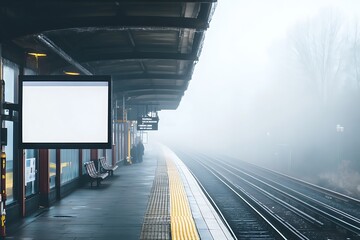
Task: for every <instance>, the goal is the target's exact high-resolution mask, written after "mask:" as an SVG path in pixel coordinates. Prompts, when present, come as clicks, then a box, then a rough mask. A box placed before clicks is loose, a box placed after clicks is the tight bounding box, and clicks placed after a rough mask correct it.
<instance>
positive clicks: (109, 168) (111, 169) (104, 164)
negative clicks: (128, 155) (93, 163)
mask: <svg viewBox="0 0 360 240" xmlns="http://www.w3.org/2000/svg"><path fill="white" fill-rule="evenodd" d="M99 163H100V166H101V168H102V169H104V170H105V171H106V172H109V173H110V175H114V171H115V170H116V169H117V168H118V166H117V165H114V166H110V165H109V164H108V163H107V162H106V159H105V158H104V157H101V158H99Z"/></svg>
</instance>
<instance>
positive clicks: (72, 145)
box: [18, 75, 112, 149]
mask: <svg viewBox="0 0 360 240" xmlns="http://www.w3.org/2000/svg"><path fill="white" fill-rule="evenodd" d="M42 81H43V82H49V83H50V82H79V83H84V82H90V83H92V82H106V83H107V86H108V92H107V96H108V100H107V101H108V106H107V108H108V109H107V113H108V114H107V136H106V137H107V140H106V142H105V141H104V142H24V141H23V120H24V119H23V87H24V83H25V82H42ZM111 85H112V84H111V76H109V75H78V76H72V75H19V104H18V105H19V134H18V136H19V138H18V139H19V141H18V144H19V147H20V148H22V149H110V148H111V147H112V124H111V119H112V118H111V117H112V114H111V92H112V87H111ZM39 114H46V113H42V112H41V113H39ZM89 131H90V130H89Z"/></svg>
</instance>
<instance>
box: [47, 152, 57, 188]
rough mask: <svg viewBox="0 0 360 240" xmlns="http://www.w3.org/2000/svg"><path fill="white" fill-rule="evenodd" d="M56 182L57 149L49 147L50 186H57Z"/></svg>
mask: <svg viewBox="0 0 360 240" xmlns="http://www.w3.org/2000/svg"><path fill="white" fill-rule="evenodd" d="M55 184H56V149H49V185H50V186H49V187H50V189H52V188H55Z"/></svg>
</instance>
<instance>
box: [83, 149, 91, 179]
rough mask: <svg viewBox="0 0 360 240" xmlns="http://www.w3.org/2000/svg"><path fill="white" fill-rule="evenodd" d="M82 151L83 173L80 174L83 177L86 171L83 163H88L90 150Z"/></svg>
mask: <svg viewBox="0 0 360 240" xmlns="http://www.w3.org/2000/svg"><path fill="white" fill-rule="evenodd" d="M82 151H83V152H82V163H83V166H82V168H83V171H82V173H83V175H85V174H86V169H85V165H84V163H86V162H89V161H90V149H83V150H82Z"/></svg>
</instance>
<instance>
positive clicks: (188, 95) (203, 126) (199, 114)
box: [150, 0, 360, 144]
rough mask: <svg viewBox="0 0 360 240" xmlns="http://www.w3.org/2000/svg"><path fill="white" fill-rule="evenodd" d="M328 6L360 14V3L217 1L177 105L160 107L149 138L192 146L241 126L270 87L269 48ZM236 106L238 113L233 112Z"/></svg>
mask: <svg viewBox="0 0 360 240" xmlns="http://www.w3.org/2000/svg"><path fill="white" fill-rule="evenodd" d="M327 7H331V8H335V9H337V10H339V11H340V12H342V13H343V14H344V16H346V18H349V19H353V18H354V17H355V16H356V15H357V14H359V12H360V1H359V0H271V1H269V0H252V1H240V0H219V2H218V4H217V7H216V10H215V13H214V16H213V18H212V21H211V23H210V28H209V29H208V30H207V32H206V36H205V42H204V46H203V49H202V53H201V56H200V59H199V62H198V64H197V65H196V67H195V71H194V74H193V77H192V80H191V81H190V85H189V88H188V90H187V91H186V92H185V95H184V96H183V98H182V101H181V103H180V106H179V108H178V109H177V110H176V111H161V112H160V123H159V131H157V132H151V133H150V137H151V138H153V139H160V140H162V141H163V142H166V141H170V140H171V139H179V140H181V141H188V142H189V143H191V144H196V143H197V142H198V141H203V139H207V138H210V137H211V138H212V137H214V136H217V135H219V136H221V137H223V138H226V136H227V135H226V134H229V132H227V133H224V134H222V133H221V131H222V130H221V128H222V126H224V125H233V126H234V128H237V127H238V126H239V125H241V121H240V119H241V118H242V117H246V116H247V115H248V114H250V112H251V111H253V110H254V109H253V108H254V104H253V103H254V102H255V101H258V99H259V98H261V92H263V91H265V90H266V89H268V88H269V87H270V86H268V82H267V81H266V77H267V74H268V70H269V69H268V68H269V63H271V61H272V59H271V58H269V55H268V53H269V48H270V47H271V46H272V45H273V44H276V43H277V42H281V40H282V39H285V38H286V36H287V30H288V29H289V28H290V27H291V26H292V25H294V24H295V23H296V22H299V21H305V20H306V19H308V18H311V17H312V16H314V15H316V14H317V13H318V11H319V10H320V9H322V8H327ZM355 11H358V12H355ZM234 106H235V107H236V108H238V109H239V111H238V112H240V113H241V114H240V115H236V116H235V115H232V112H233V111H232V108H234ZM234 132H235V133H234V134H235V135H236V131H234ZM199 136H201V138H198V137H199ZM235 137H236V136H235Z"/></svg>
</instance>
